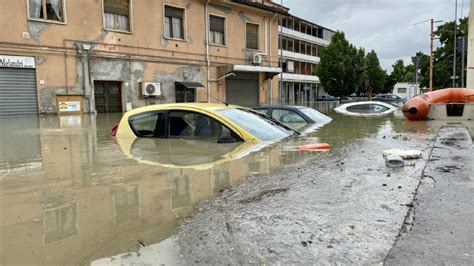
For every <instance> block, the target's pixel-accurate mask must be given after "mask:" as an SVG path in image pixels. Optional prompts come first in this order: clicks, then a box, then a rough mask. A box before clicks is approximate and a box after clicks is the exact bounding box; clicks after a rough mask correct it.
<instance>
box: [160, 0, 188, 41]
mask: <svg viewBox="0 0 474 266" xmlns="http://www.w3.org/2000/svg"><path fill="white" fill-rule="evenodd" d="M167 6H168V7H172V8H178V9H182V10H183V21H182V23H183V38H175V37H168V36H166V35H165V24H166V23H165V19H166V16H165V14H166V7H167ZM186 12H187V10H186V7H185V6H179V5H175V4H170V3H163V27H162V29H163V38H165V39H167V40H174V41H181V42H186V39H187V36H188V31H187V22H188V19H187V13H186ZM171 23H172V22H171ZM170 33H171V32H170ZM171 34H172V33H171Z"/></svg>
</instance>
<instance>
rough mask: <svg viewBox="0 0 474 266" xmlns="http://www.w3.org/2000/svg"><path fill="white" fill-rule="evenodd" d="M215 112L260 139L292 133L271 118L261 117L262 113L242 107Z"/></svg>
mask: <svg viewBox="0 0 474 266" xmlns="http://www.w3.org/2000/svg"><path fill="white" fill-rule="evenodd" d="M217 112H218V113H220V114H222V115H223V116H225V117H226V118H227V119H229V120H231V121H232V122H234V123H236V124H237V125H239V126H240V127H241V128H243V129H244V130H246V131H248V132H249V133H250V134H252V135H254V136H255V137H257V138H258V139H260V140H262V141H271V140H279V139H283V138H286V137H289V136H291V135H293V134H294V133H293V132H292V131H290V130H287V129H285V128H284V127H282V126H280V125H278V124H277V123H275V122H273V121H272V120H270V119H265V118H263V115H262V116H260V115H258V114H255V113H252V112H250V111H247V110H244V109H221V110H217Z"/></svg>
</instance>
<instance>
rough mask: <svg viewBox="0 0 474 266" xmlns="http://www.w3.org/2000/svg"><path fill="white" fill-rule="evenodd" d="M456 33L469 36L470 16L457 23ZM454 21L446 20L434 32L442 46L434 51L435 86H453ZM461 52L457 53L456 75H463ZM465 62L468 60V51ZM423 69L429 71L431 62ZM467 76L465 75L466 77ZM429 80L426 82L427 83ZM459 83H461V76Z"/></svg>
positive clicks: (458, 35) (422, 69)
mask: <svg viewBox="0 0 474 266" xmlns="http://www.w3.org/2000/svg"><path fill="white" fill-rule="evenodd" d="M456 26H457V27H456V35H457V37H460V36H467V32H468V18H467V17H465V18H462V19H460V20H459V23H457V25H456ZM454 29H455V28H454V21H450V22H446V23H444V24H443V25H441V26H439V27H438V29H437V30H436V31H435V32H434V35H435V37H438V38H439V42H440V46H439V47H438V48H436V50H435V51H434V52H433V87H434V88H448V87H452V79H451V76H452V74H453V58H454V56H453V55H454V41H455V40H454ZM461 60H462V58H461V53H460V51H459V50H457V54H456V76H459V77H461V71H462V70H461ZM464 62H467V53H466V54H465V58H464ZM421 71H425V72H426V73H428V72H429V63H428V65H427V66H424V67H423V68H421ZM464 78H465V77H464ZM427 84H428V82H426V85H427ZM457 84H458V85H460V84H461V80H460V78H459V79H457Z"/></svg>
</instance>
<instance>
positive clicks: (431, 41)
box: [430, 19, 434, 91]
mask: <svg viewBox="0 0 474 266" xmlns="http://www.w3.org/2000/svg"><path fill="white" fill-rule="evenodd" d="M433 30H434V19H431V33H430V91H432V90H433V39H434V33H433Z"/></svg>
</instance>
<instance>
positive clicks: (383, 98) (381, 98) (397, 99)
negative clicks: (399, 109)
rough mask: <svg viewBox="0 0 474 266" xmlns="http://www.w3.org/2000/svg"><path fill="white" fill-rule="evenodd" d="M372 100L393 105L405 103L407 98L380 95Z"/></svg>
mask: <svg viewBox="0 0 474 266" xmlns="http://www.w3.org/2000/svg"><path fill="white" fill-rule="evenodd" d="M372 100H374V101H381V102H388V103H392V102H404V101H405V98H403V97H400V96H398V95H395V94H378V95H376V96H375V97H373V98H372Z"/></svg>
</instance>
